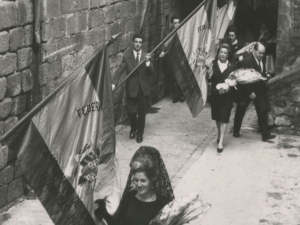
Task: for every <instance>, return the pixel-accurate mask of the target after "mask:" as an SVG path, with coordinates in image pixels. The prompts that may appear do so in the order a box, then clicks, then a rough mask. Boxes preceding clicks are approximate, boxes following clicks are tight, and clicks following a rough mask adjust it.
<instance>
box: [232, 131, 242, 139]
mask: <svg viewBox="0 0 300 225" xmlns="http://www.w3.org/2000/svg"><path fill="white" fill-rule="evenodd" d="M232 136H233V137H236V138H238V137H240V133H239V132H233V134H232Z"/></svg>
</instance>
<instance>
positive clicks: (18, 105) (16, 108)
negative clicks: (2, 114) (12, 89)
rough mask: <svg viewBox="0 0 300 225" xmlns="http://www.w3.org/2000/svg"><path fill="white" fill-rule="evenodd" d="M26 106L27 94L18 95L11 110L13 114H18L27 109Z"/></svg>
mask: <svg viewBox="0 0 300 225" xmlns="http://www.w3.org/2000/svg"><path fill="white" fill-rule="evenodd" d="M25 108H26V95H18V96H17V97H15V98H13V106H12V110H11V115H13V116H17V115H20V114H21V113H23V112H24V111H25Z"/></svg>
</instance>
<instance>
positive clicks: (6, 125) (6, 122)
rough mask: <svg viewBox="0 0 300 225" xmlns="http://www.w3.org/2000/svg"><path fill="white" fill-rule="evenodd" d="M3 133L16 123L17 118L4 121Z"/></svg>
mask: <svg viewBox="0 0 300 225" xmlns="http://www.w3.org/2000/svg"><path fill="white" fill-rule="evenodd" d="M4 123H5V133H6V132H7V131H9V130H10V129H11V128H12V127H13V126H15V125H16V124H17V123H18V117H10V118H8V119H6V120H5V121H4Z"/></svg>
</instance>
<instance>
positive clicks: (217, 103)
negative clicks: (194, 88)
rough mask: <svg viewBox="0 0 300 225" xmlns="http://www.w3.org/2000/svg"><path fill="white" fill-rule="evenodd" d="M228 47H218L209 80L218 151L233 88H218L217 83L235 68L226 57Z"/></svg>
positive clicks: (231, 102)
mask: <svg viewBox="0 0 300 225" xmlns="http://www.w3.org/2000/svg"><path fill="white" fill-rule="evenodd" d="M229 56H230V49H229V48H228V47H226V46H224V45H222V46H221V47H220V49H219V50H218V54H217V59H216V60H214V61H213V65H212V71H213V72H212V76H211V77H210V78H209V81H210V82H211V117H212V119H213V120H215V121H216V124H217V128H218V139H217V142H218V148H217V151H218V153H221V152H222V151H223V148H224V146H223V141H224V135H225V131H226V128H227V124H228V122H229V118H230V113H231V109H232V105H233V97H234V88H229V89H228V90H225V89H218V88H217V85H218V84H221V83H225V80H226V79H227V77H228V76H229V74H230V73H231V72H232V71H234V70H236V69H237V66H236V65H234V64H232V63H230V62H229V61H228V58H229Z"/></svg>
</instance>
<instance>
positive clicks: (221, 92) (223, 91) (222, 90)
mask: <svg viewBox="0 0 300 225" xmlns="http://www.w3.org/2000/svg"><path fill="white" fill-rule="evenodd" d="M227 92H228V90H227V89H220V90H219V94H220V95H222V94H225V93H227Z"/></svg>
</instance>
